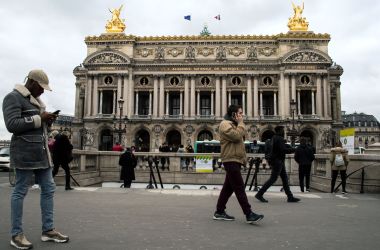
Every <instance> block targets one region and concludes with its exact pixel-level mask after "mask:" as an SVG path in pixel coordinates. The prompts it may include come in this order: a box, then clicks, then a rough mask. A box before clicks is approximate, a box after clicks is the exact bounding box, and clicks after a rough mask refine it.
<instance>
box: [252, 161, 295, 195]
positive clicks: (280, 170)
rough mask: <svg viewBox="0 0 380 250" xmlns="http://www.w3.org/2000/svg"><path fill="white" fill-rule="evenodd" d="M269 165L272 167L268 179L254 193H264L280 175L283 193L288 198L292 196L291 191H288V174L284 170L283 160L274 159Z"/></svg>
mask: <svg viewBox="0 0 380 250" xmlns="http://www.w3.org/2000/svg"><path fill="white" fill-rule="evenodd" d="M271 167H272V173H271V175H270V178H269V180H267V181H266V182H265V183H264V185H263V186H262V187H261V189H260V190H259V192H257V194H256V195H258V196H263V195H264V193H265V192H266V191H267V190H268V188H270V186H272V185H273V184H274V183H275V182H276V180H277V178H278V176H280V177H281V180H282V187H283V188H284V191H285V194H286V195H287V196H288V198H291V197H293V194H292V191H290V187H289V181H288V175H287V174H286V171H285V163H284V161H281V160H274V161H273V163H272V164H271Z"/></svg>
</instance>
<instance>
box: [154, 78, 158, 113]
mask: <svg viewBox="0 0 380 250" xmlns="http://www.w3.org/2000/svg"><path fill="white" fill-rule="evenodd" d="M158 95H159V93H158V77H157V76H155V77H154V80H153V117H154V118H157V116H158Z"/></svg>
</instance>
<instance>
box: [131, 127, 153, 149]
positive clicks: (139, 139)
mask: <svg viewBox="0 0 380 250" xmlns="http://www.w3.org/2000/svg"><path fill="white" fill-rule="evenodd" d="M135 146H136V150H137V151H139V152H149V151H150V135H149V132H148V131H146V130H145V129H141V130H139V131H138V132H137V133H136V136H135Z"/></svg>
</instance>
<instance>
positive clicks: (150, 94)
mask: <svg viewBox="0 0 380 250" xmlns="http://www.w3.org/2000/svg"><path fill="white" fill-rule="evenodd" d="M149 115H150V116H151V115H152V90H149Z"/></svg>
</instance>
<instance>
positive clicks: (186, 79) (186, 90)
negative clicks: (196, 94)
mask: <svg viewBox="0 0 380 250" xmlns="http://www.w3.org/2000/svg"><path fill="white" fill-rule="evenodd" d="M189 97H190V96H189V77H188V76H186V78H185V103H184V104H185V105H184V106H185V110H184V112H183V114H184V116H185V117H189V99H190V98H189Z"/></svg>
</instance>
